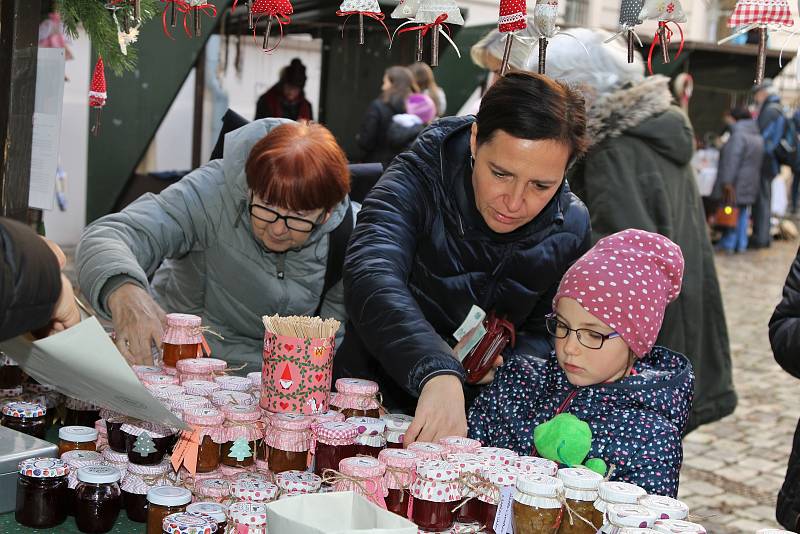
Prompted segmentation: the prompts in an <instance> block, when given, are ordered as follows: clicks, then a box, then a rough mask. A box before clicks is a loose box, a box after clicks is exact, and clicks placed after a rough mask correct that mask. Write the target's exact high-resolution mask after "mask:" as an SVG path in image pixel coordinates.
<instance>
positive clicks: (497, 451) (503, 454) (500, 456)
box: [475, 447, 555, 476]
mask: <svg viewBox="0 0 800 534" xmlns="http://www.w3.org/2000/svg"><path fill="white" fill-rule="evenodd" d="M475 454H477V455H478V456H480V458H481V459H482V460H483V462H484V463H485V464H486V465H487V466H488V467H504V466H506V465H515V463H516V461H517V459H518V458H519V454H517V453H516V452H514V451H512V450H511V449H501V448H499V447H481V448H480V449H478V450H477V451H476V452H475ZM552 476H555V475H552Z"/></svg>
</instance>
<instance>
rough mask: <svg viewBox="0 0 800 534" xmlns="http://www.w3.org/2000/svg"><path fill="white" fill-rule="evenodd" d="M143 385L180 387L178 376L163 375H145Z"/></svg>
mask: <svg viewBox="0 0 800 534" xmlns="http://www.w3.org/2000/svg"><path fill="white" fill-rule="evenodd" d="M142 383H143V384H144V385H145V386H179V385H180V381H179V380H178V377H177V376H174V375H168V374H161V375H144V377H143V378H142Z"/></svg>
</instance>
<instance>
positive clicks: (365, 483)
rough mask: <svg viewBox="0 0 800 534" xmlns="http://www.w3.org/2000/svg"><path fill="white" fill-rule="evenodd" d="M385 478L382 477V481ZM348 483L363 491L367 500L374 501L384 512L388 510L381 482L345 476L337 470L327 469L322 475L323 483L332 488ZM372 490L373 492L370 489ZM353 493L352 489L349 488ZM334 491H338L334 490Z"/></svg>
mask: <svg viewBox="0 0 800 534" xmlns="http://www.w3.org/2000/svg"><path fill="white" fill-rule="evenodd" d="M382 478H383V477H381V479H382ZM342 482H346V483H349V484H352V485H353V486H355V487H357V488H358V489H359V490H361V494H362V495H363V496H364V497H366V498H367V500H369V501H372V502H373V503H375V504H376V505H378V506H380V507H381V508H383V509H384V510H385V509H386V499H385V498H384V496H383V492H382V491H381V489H382V488H381V484H380V482H376V481H375V479H371V478H361V477H355V476H351V475H345V474H344V473H342V472H340V471H337V470H336V469H326V470H325V471H323V473H322V483H323V484H329V485H330V486H335V485H337V484H339V483H342ZM370 487H371V488H372V489H371V490H370V489H369V488H370ZM348 489H350V490H351V491H352V488H348ZM334 491H337V490H335V489H334Z"/></svg>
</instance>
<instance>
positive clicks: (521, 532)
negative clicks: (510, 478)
mask: <svg viewBox="0 0 800 534" xmlns="http://www.w3.org/2000/svg"><path fill="white" fill-rule="evenodd" d="M563 489H564V483H563V482H561V480H559V479H557V478H555V477H549V476H545V475H540V474H525V475H520V476H519V477H518V478H517V491H516V492H515V493H514V502H513V505H512V507H513V510H514V533H515V534H545V533H551V532H555V530H556V528H557V527H558V526H559V521H560V519H561V500H560V498H559V496H560V495H561V492H562V491H563Z"/></svg>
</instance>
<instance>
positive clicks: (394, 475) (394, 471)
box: [386, 465, 417, 491]
mask: <svg viewBox="0 0 800 534" xmlns="http://www.w3.org/2000/svg"><path fill="white" fill-rule="evenodd" d="M399 475H404V476H405V475H408V469H402V468H400V467H389V466H388V465H387V466H386V477H387V478H388V477H390V476H391V479H392V481H393V482H394V484H396V485H398V486H400V487H399V488H397V489H399V490H401V491H407V490H409V489H410V488H411V485H412V484H413V483H414V481H415V480H416V479H417V472H416V471H415V470H412V471H411V476H410V477H409V482H408V484H404V483H403V482H401V480H402V479H401V478H400V476H399Z"/></svg>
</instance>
